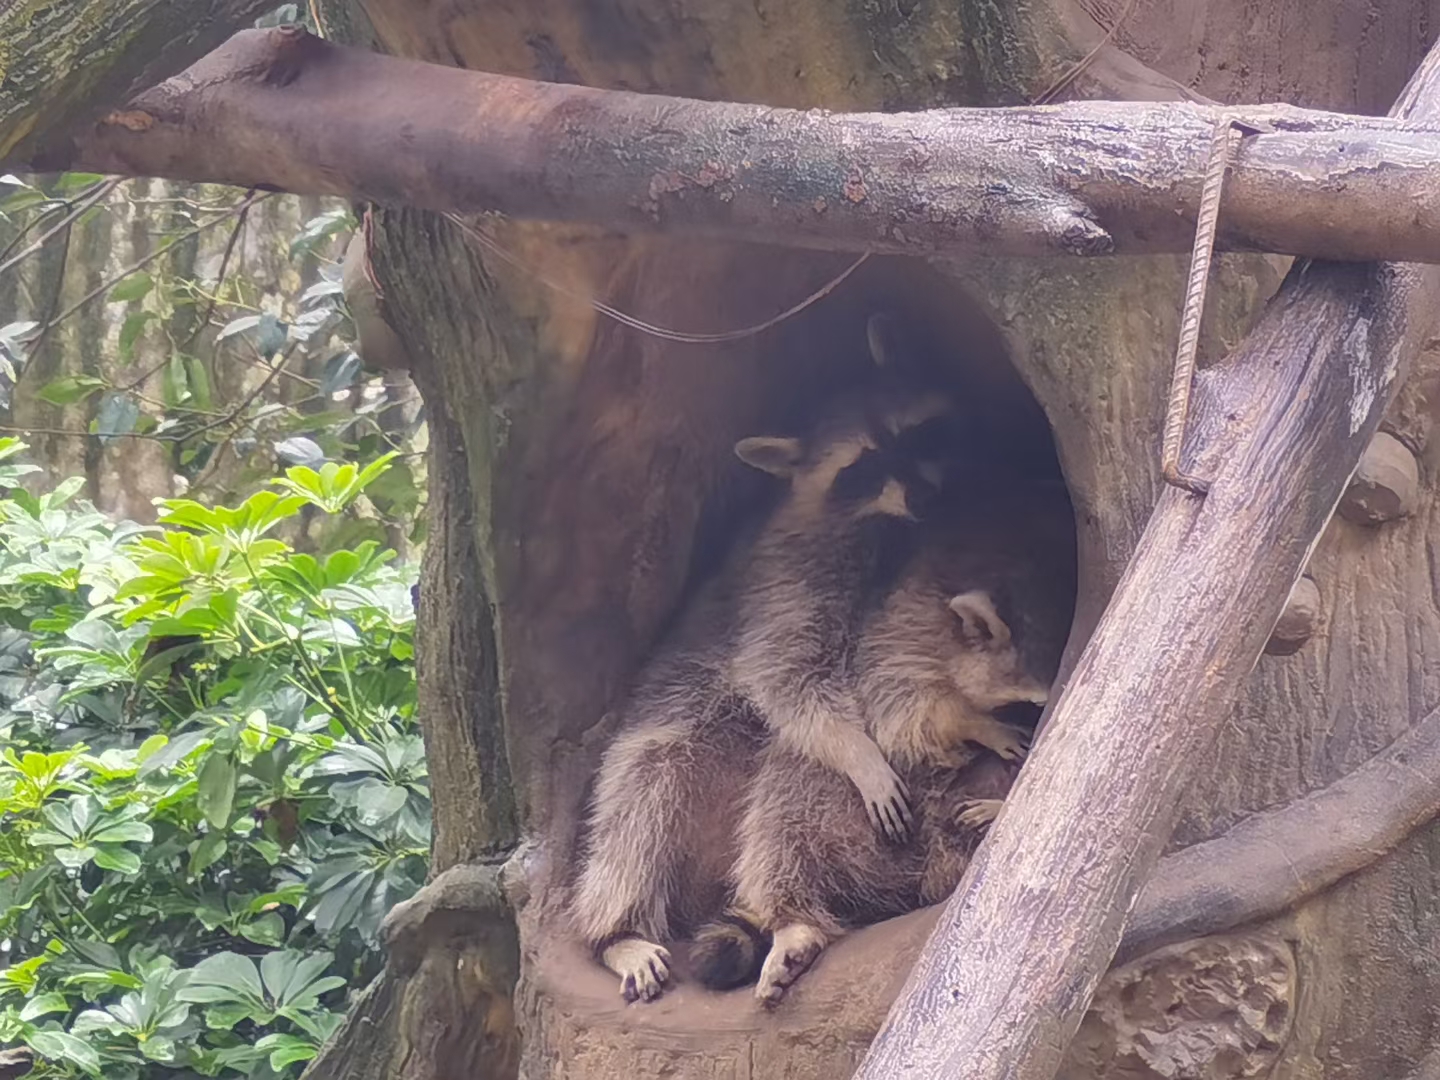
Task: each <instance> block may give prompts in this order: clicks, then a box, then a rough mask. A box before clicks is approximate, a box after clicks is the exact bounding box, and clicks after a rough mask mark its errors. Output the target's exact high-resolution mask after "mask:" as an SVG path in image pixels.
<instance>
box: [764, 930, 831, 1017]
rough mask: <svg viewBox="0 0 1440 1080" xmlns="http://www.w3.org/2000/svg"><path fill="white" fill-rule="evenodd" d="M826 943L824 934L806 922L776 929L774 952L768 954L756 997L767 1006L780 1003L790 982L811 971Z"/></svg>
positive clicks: (772, 947) (771, 947) (772, 950)
mask: <svg viewBox="0 0 1440 1080" xmlns="http://www.w3.org/2000/svg"><path fill="white" fill-rule="evenodd" d="M825 945H826V940H825V935H824V933H822V932H821V931H820V930H818V929H816V928H815V927H813V926H806V925H805V924H804V923H791V924H790V925H789V926H782V927H781V928H780V929H779V930H776V931H775V937H774V944H772V945H771V946H770V955H769V956H767V957H765V964H764V966H763V967H761V969H760V981H759V983H758V984H756V986H755V997H756V998H757V999H758V1000H759V1001H760V1003H761V1004H762V1005H765V1006H767V1007H773V1006H775V1005H778V1004H779V1003H780V999H781V998H783V997H784V996H785V991H786V990H787V989H788V988H789V987H790V985H791V984H792V983H793V982H794V981H795V980H796V979H798V978H799V977H800V976H801V975H803V974H805V972H807V971H809V970H810V965H811V964H813V963H815V958H816V957H817V956H819V955H820V952H821V950H822V949H824V948H825Z"/></svg>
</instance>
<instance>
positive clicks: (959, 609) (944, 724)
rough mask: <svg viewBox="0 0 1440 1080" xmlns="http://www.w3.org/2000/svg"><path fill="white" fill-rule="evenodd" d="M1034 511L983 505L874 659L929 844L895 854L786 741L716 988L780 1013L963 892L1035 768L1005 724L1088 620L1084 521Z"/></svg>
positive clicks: (716, 959) (901, 606)
mask: <svg viewBox="0 0 1440 1080" xmlns="http://www.w3.org/2000/svg"><path fill="white" fill-rule="evenodd" d="M1027 500H1029V501H1030V502H1032V503H1033V502H1034V495H1033V493H1029V492H1027V493H1024V494H1022V495H1020V496H1018V497H1008V496H1000V497H992V498H990V499H988V500H986V499H981V500H977V501H976V502H974V503H972V504H970V506H969V507H967V510H968V513H969V517H968V518H965V519H961V520H958V521H955V522H952V523H951V524H950V527H948V528H947V529H945V530H944V531H943V532H942V533H941V534H940V535H938V536H937V537H935V539H934V542H933V543H930V544H927V546H926V548H925V550H924V551H923V552H922V553H921V555H920V556H919V557H918V558H917V559H916V560H915V562H914V564H913V565H912V566H911V567H910V568H909V570H908V571H907V572H906V574H905V575H904V577H903V579H902V581H901V583H900V585H899V586H898V587H897V588H896V590H895V591H894V593H893V594H892V595H891V596H890V597H889V599H888V600H887V601H886V603H885V605H884V606H883V608H882V609H881V610H880V612H879V613H878V614H877V615H876V616H875V617H874V618H873V620H872V621H871V622H870V624H869V625H868V626H867V628H866V632H865V634H864V638H863V641H862V643H861V645H860V648H859V650H858V653H857V657H856V677H857V682H858V686H859V689H860V695H861V699H862V701H863V703H864V706H865V708H866V710H867V718H868V722H869V725H870V730H871V732H872V733H873V734H874V736H875V738H876V740H877V742H878V743H879V745H880V747H881V749H882V750H883V751H884V753H885V754H886V756H887V758H889V760H890V761H891V762H893V763H894V764H895V766H896V768H897V769H899V770H900V772H901V775H902V776H903V777H904V780H905V782H906V784H907V785H908V786H909V789H910V792H911V794H912V798H913V805H914V809H915V812H916V815H917V819H918V824H917V827H916V831H915V835H914V836H913V837H911V838H910V840H909V841H908V842H907V843H906V844H904V845H901V846H897V845H895V844H887V843H885V842H883V841H881V840H880V838H878V837H876V836H875V835H874V832H873V830H872V829H870V828H869V827H868V822H867V821H866V819H865V817H864V815H863V813H862V812H861V811H860V808H859V806H858V805H857V804H856V802H855V800H854V798H853V796H851V795H850V794H849V792H848V791H847V790H846V787H845V785H844V784H843V783H840V782H838V778H837V776H836V775H835V774H834V773H833V772H830V771H828V770H825V769H823V768H819V767H817V766H816V765H814V764H813V763H812V762H809V761H806V760H804V759H802V758H801V757H800V756H799V755H798V754H796V753H795V752H794V751H792V750H790V749H789V748H788V747H786V746H785V745H783V744H782V743H780V742H779V741H778V740H776V741H774V742H772V743H771V744H769V745H768V746H767V747H766V748H765V749H764V750H763V751H762V752H761V755H760V764H759V769H758V773H757V775H756V779H755V781H754V783H753V785H752V786H751V788H750V790H749V794H748V797H747V800H746V805H745V810H744V815H743V817H742V821H741V825H740V852H739V855H738V856H737V859H736V863H735V866H734V868H733V870H732V877H731V880H732V886H733V889H734V895H733V900H732V905H731V908H730V910H729V913H728V914H727V917H726V919H724V920H723V921H721V922H718V923H712V924H711V925H709V926H707V927H704V928H702V929H701V930H700V931H699V933H698V934H697V935H696V945H695V949H694V953H693V957H694V960H695V966H696V969H697V973H698V975H699V977H700V979H701V981H702V982H704V983H706V984H707V985H710V986H713V987H717V988H725V987H729V986H736V985H740V984H742V983H744V982H746V981H749V979H751V978H754V977H755V975H756V974H757V971H758V974H759V985H758V986H757V988H756V995H757V997H759V998H760V999H761V1000H762V1001H765V1002H766V1003H771V1004H773V1003H774V1002H776V1001H778V1000H779V999H780V997H781V996H782V995H783V993H784V991H785V988H786V987H787V986H789V985H790V983H791V982H793V981H794V979H795V978H797V977H798V976H799V975H800V974H801V973H803V972H804V971H805V970H806V968H808V966H809V965H810V964H811V963H812V962H813V961H814V959H815V957H816V956H817V955H818V954H819V953H820V951H821V950H822V949H823V948H824V947H825V945H826V944H828V943H829V942H830V941H833V940H834V939H835V938H836V937H838V936H839V935H841V934H842V933H844V931H845V930H846V929H847V928H851V927H855V926H860V925H865V924H868V923H872V922H876V921H878V920H880V919H885V918H889V917H892V916H894V915H898V914H902V913H904V912H906V911H911V910H914V909H915V908H917V907H921V906H924V905H926V904H931V903H935V902H938V901H939V900H941V899H943V898H944V897H945V896H946V895H947V894H948V893H949V892H950V891H951V890H953V889H954V887H955V885H956V884H957V883H958V881H959V879H960V876H961V874H963V872H964V870H965V867H966V866H967V865H968V863H969V860H970V857H971V855H972V854H973V852H974V849H975V847H976V845H977V844H978V843H979V839H980V827H981V826H983V825H984V824H985V823H987V822H988V821H989V820H990V819H991V818H992V817H993V816H994V814H995V813H996V812H997V811H998V807H999V804H1000V803H999V800H1000V799H1002V798H1003V796H1004V794H1005V792H1006V791H1007V790H1008V788H1009V785H1010V782H1011V781H1012V780H1013V777H1014V774H1015V772H1016V771H1017V770H1018V758H1019V757H1020V756H1021V750H1022V747H1023V740H1022V738H1021V736H1020V733H1019V732H1018V731H1017V730H1016V729H1015V728H1012V727H1010V726H1008V725H1005V724H1003V723H1001V722H1000V721H999V720H997V719H996V717H995V712H996V711H997V710H1001V709H1003V708H1004V707H1005V706H1007V705H1010V704H1012V703H1026V704H1031V705H1038V704H1040V703H1043V701H1044V700H1045V696H1046V687H1047V686H1048V684H1049V681H1050V679H1051V678H1053V676H1054V673H1055V670H1056V668H1057V667H1058V662H1059V654H1060V650H1061V648H1062V647H1063V644H1064V635H1065V633H1066V631H1067V630H1068V627H1069V623H1070V617H1071V614H1072V613H1073V602H1074V552H1073V547H1072V546H1071V545H1070V543H1069V541H1070V538H1072V537H1073V524H1072V521H1071V519H1070V517H1069V512H1068V507H1066V506H1064V505H1058V506H1052V507H1047V506H1046V505H1044V503H1043V501H1042V502H1041V503H1040V504H1039V505H1031V506H1027V505H1026V501H1027ZM987 516H988V517H989V520H986V518H987ZM1027 549H1029V550H1028V551H1027ZM957 590H959V591H957ZM997 597H998V598H1000V599H1001V600H1002V601H1003V602H1004V605H1005V606H1006V607H1008V608H1009V609H1010V611H1011V613H1012V622H1013V623H1014V624H1015V626H1016V628H1017V630H1018V631H1019V632H1020V633H1022V634H1023V638H1022V639H1021V640H1020V641H1018V642H1017V639H1016V637H1015V636H1014V635H1012V632H1011V629H1010V624H1007V623H1006V622H1005V621H1004V620H1003V619H1002V618H1001V617H1000V614H999V612H998V611H997V610H996V603H995V598H997ZM1022 646H1023V647H1022ZM969 743H979V744H981V745H986V746H989V747H991V748H992V749H994V750H996V751H997V752H998V754H997V756H991V755H981V754H979V753H978V752H977V751H976V750H974V749H972V748H971V747H970V746H969V745H967V744H969ZM766 940H770V941H771V942H772V944H771V947H770V950H769V955H768V956H767V957H765V958H764V962H763V964H761V962H760V960H761V952H762V946H763V943H764V942H765V941H766Z"/></svg>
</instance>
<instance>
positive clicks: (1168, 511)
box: [857, 48, 1440, 1080]
mask: <svg viewBox="0 0 1440 1080" xmlns="http://www.w3.org/2000/svg"><path fill="white" fill-rule="evenodd" d="M1395 111H1396V112H1397V113H1398V114H1399V115H1407V116H1414V117H1417V118H1420V119H1425V120H1430V119H1433V118H1434V117H1435V116H1436V115H1437V114H1440V48H1436V49H1434V50H1432V52H1431V54H1430V55H1429V56H1428V57H1427V58H1426V60H1425V62H1424V64H1423V65H1422V66H1421V68H1420V70H1419V71H1418V72H1417V74H1416V75H1415V77H1414V78H1413V79H1412V80H1411V83H1410V86H1409V87H1407V89H1406V91H1405V93H1404V94H1403V95H1402V98H1401V102H1400V104H1398V105H1397V107H1396V110H1395ZM1437 286H1440V275H1437V274H1436V272H1435V271H1432V270H1425V269H1421V268H1418V267H1406V266H1396V265H1393V264H1381V265H1376V266H1364V265H1359V266H1356V265H1351V266H1345V265H1336V264H1321V263H1307V264H1302V265H1300V266H1297V267H1296V268H1295V269H1294V270H1292V272H1291V274H1290V276H1289V277H1288V278H1287V280H1286V282H1285V284H1284V285H1283V286H1282V288H1281V290H1280V292H1279V293H1278V294H1277V295H1276V297H1275V298H1274V299H1273V300H1272V301H1271V302H1270V304H1269V305H1268V307H1267V308H1266V310H1265V312H1264V314H1263V315H1262V316H1261V318H1260V320H1259V322H1258V324H1257V325H1256V327H1255V329H1254V330H1253V331H1252V333H1251V334H1250V336H1249V338H1248V339H1247V340H1246V342H1245V343H1244V344H1243V345H1242V346H1241V348H1240V349H1239V350H1238V351H1237V352H1236V353H1235V354H1234V355H1233V356H1231V357H1230V358H1229V359H1227V360H1226V361H1225V362H1224V363H1223V364H1220V365H1218V366H1216V367H1215V368H1212V369H1210V370H1209V371H1207V372H1206V373H1205V376H1204V377H1203V378H1202V379H1201V380H1200V382H1199V384H1198V385H1197V387H1196V395H1195V397H1196V406H1197V408H1196V411H1195V412H1194V413H1193V414H1192V416H1193V421H1192V425H1191V428H1190V434H1191V443H1192V445H1194V446H1196V447H1198V448H1199V450H1198V452H1196V453H1195V454H1193V455H1192V456H1193V458H1194V460H1191V461H1187V462H1185V463H1184V465H1185V469H1184V471H1185V472H1187V473H1189V474H1191V475H1196V476H1200V477H1203V478H1205V479H1207V480H1209V481H1210V488H1209V493H1208V494H1207V495H1205V496H1204V497H1203V498H1202V497H1197V496H1195V495H1191V494H1188V493H1184V492H1181V491H1178V490H1175V489H1173V488H1167V489H1166V490H1165V491H1164V493H1163V494H1162V495H1161V496H1160V499H1159V502H1158V503H1157V505H1156V507H1155V511H1154V513H1153V515H1152V517H1151V519H1150V522H1149V524H1148V525H1147V526H1146V529H1145V533H1144V535H1143V536H1142V537H1141V540H1140V543H1139V545H1138V547H1137V549H1136V551H1135V554H1134V556H1133V558H1132V559H1131V562H1130V565H1129V567H1128V568H1127V570H1126V572H1125V575H1124V577H1123V578H1122V580H1121V581H1120V584H1119V586H1118V587H1117V589H1116V591H1115V594H1114V597H1113V598H1112V600H1111V602H1110V605H1109V607H1108V608H1107V610H1106V612H1105V614H1104V616H1103V617H1102V619H1101V620H1100V623H1099V625H1098V626H1097V628H1096V629H1095V632H1094V634H1093V636H1092V637H1091V639H1090V642H1089V644H1088V645H1087V646H1086V648H1085V651H1084V653H1083V654H1082V655H1081V657H1080V660H1079V663H1078V664H1077V665H1076V667H1075V670H1074V672H1073V674H1072V676H1071V678H1070V680H1069V683H1068V685H1067V686H1066V688H1065V690H1064V692H1063V693H1062V695H1061V697H1060V699H1059V701H1058V703H1057V705H1056V707H1055V711H1054V713H1053V716H1052V719H1051V721H1050V724H1049V726H1048V727H1047V728H1046V730H1045V733H1044V735H1043V737H1042V738H1040V740H1039V742H1038V745H1037V748H1036V751H1035V753H1034V754H1033V756H1032V757H1031V758H1030V760H1029V761H1028V762H1027V763H1026V766H1025V768H1024V769H1023V770H1022V771H1021V774H1020V777H1019V780H1018V782H1017V783H1016V785H1015V789H1014V791H1013V792H1012V793H1011V795H1010V798H1009V799H1008V800H1007V802H1006V805H1005V809H1004V810H1003V811H1002V812H1001V814H1000V817H999V818H998V819H997V821H996V822H995V824H994V825H993V826H992V828H991V831H990V835H989V836H988V838H987V839H986V842H985V843H984V844H983V845H982V846H981V848H980V850H979V852H978V853H977V855H976V858H975V861H974V862H973V863H972V864H971V866H970V869H969V871H968V872H967V874H966V876H965V879H964V880H963V881H962V882H961V885H960V887H959V888H958V889H957V890H956V892H955V895H954V896H953V897H952V898H951V899H950V901H949V903H948V904H947V905H946V908H945V911H944V913H943V914H942V915H941V917H940V921H939V923H938V925H937V927H936V929H935V932H934V933H933V934H932V935H931V938H930V940H929V941H928V942H927V943H926V946H925V949H924V950H923V952H922V954H921V958H920V961H919V963H918V964H917V965H916V967H915V969H914V971H913V972H912V973H911V975H910V978H909V979H908V980H907V982H906V984H905V989H904V990H903V991H902V992H901V995H900V997H899V999H898V1000H897V1001H896V1003H895V1005H894V1007H893V1008H892V1010H891V1012H890V1016H889V1018H888V1019H887V1021H886V1024H885V1026H884V1028H882V1030H881V1032H880V1034H879V1036H878V1037H877V1038H876V1040H875V1042H874V1044H873V1045H872V1046H871V1048H870V1052H869V1055H868V1056H867V1057H866V1059H865V1062H864V1063H863V1064H862V1066H861V1069H860V1071H859V1073H858V1074H857V1076H858V1077H859V1078H860V1080H879V1078H881V1077H884V1078H885V1080H918V1078H924V1080H939V1078H941V1077H945V1078H952V1077H959V1078H975V1080H982V1078H983V1080H1051V1078H1052V1077H1054V1075H1055V1073H1056V1070H1057V1069H1058V1068H1059V1067H1060V1064H1061V1060H1062V1057H1063V1055H1064V1052H1065V1047H1066V1046H1067V1044H1068V1043H1069V1041H1070V1039H1071V1038H1072V1036H1073V1035H1074V1033H1075V1030H1076V1027H1077V1026H1078V1025H1079V1022H1080V1019H1081V1017H1082V1016H1083V1015H1084V1013H1085V1010H1086V1008H1087V1007H1088V1005H1089V1003H1090V1000H1091V998H1092V996H1093V994H1094V992H1095V987H1096V985H1097V984H1098V982H1099V980H1100V978H1101V976H1102V975H1103V973H1104V972H1105V970H1106V969H1107V968H1108V967H1109V966H1110V963H1111V960H1112V959H1113V958H1114V955H1115V952H1116V949H1117V947H1118V946H1119V944H1120V940H1121V935H1122V931H1123V929H1124V926H1125V923H1126V920H1127V917H1128V915H1129V913H1130V911H1131V910H1132V908H1133V906H1134V905H1135V903H1136V900H1137V898H1138V896H1139V894H1140V893H1141V890H1142V888H1143V886H1144V885H1145V882H1146V880H1147V879H1148V878H1149V877H1150V875H1151V872H1152V871H1153V870H1154V868H1155V865H1156V862H1157V860H1158V858H1159V855H1160V852H1161V850H1162V848H1163V847H1164V845H1165V842H1166V840H1167V838H1168V837H1169V835H1170V833H1171V831H1172V829H1173V828H1174V824H1175V817H1176V813H1177V810H1178V805H1179V799H1180V795H1181V793H1182V792H1183V791H1184V788H1185V780H1186V779H1187V778H1188V776H1189V773H1190V771H1191V763H1192V762H1194V761H1195V760H1197V759H1199V758H1201V757H1203V756H1204V755H1205V754H1207V753H1208V752H1209V751H1210V748H1211V747H1213V746H1214V743H1215V740H1216V737H1217V734H1218V732H1219V730H1220V727H1221V725H1222V724H1223V723H1224V722H1225V720H1226V718H1227V717H1228V716H1229V714H1230V710H1231V708H1232V707H1233V705H1234V703H1235V701H1236V699H1237V697H1238V695H1239V692H1240V689H1241V687H1242V686H1243V685H1244V682H1245V679H1246V677H1247V676H1248V675H1249V673H1250V671H1251V669H1252V668H1253V666H1254V664H1255V662H1256V660H1257V659H1258V658H1259V656H1260V653H1261V650H1262V649H1263V647H1264V645H1265V643H1266V640H1267V639H1268V638H1269V636H1270V632H1271V630H1272V628H1273V627H1274V625H1275V622H1276V619H1277V618H1278V617H1279V615H1280V612H1281V609H1282V607H1283V605H1284V603H1285V599H1286V597H1287V595H1288V594H1289V592H1290V589H1291V586H1292V585H1293V584H1294V582H1295V580H1296V579H1297V578H1298V577H1299V576H1300V573H1301V570H1302V568H1303V566H1304V563H1305V559H1306V557H1307V556H1308V554H1309V552H1310V550H1311V548H1312V547H1313V546H1314V544H1315V543H1316V541H1317V539H1318V538H1319V536H1320V534H1321V531H1322V530H1323V529H1324V527H1325V524H1326V523H1327V521H1328V520H1329V518H1330V516H1331V513H1332V512H1333V510H1334V507H1335V505H1336V503H1337V502H1338V501H1339V498H1340V496H1341V494H1342V493H1343V491H1344V489H1345V486H1346V483H1347V482H1348V480H1349V478H1350V476H1351V474H1352V473H1353V471H1354V470H1355V467H1356V465H1357V463H1358V462H1359V460H1360V456H1361V454H1362V452H1363V451H1364V449H1365V446H1366V444H1367V443H1368V442H1369V439H1370V437H1371V435H1372V434H1373V433H1374V432H1375V430H1376V428H1377V427H1378V425H1379V422H1380V418H1381V416H1382V415H1383V414H1384V412H1385V409H1386V406H1387V405H1388V403H1389V401H1390V398H1391V396H1392V395H1393V393H1394V390H1395V388H1396V386H1397V385H1398V384H1399V381H1400V380H1401V379H1402V378H1403V374H1404V371H1405V369H1406V367H1407V365H1408V363H1409V361H1410V359H1411V358H1412V357H1413V356H1414V355H1415V354H1416V353H1417V352H1418V351H1419V349H1420V347H1421V345H1422V344H1423V342H1424V340H1425V338H1426V336H1427V335H1428V333H1429V331H1430V328H1431V326H1432V325H1433V320H1434V310H1435V307H1436V298H1437V291H1440V289H1437ZM1279 857H1280V856H1279V855H1277V858H1279Z"/></svg>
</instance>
